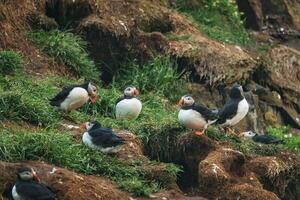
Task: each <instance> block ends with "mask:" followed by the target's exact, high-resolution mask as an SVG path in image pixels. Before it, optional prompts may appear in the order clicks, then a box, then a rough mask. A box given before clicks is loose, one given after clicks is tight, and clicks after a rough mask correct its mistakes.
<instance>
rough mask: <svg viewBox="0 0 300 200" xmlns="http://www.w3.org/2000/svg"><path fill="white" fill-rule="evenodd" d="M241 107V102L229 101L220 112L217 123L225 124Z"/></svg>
mask: <svg viewBox="0 0 300 200" xmlns="http://www.w3.org/2000/svg"><path fill="white" fill-rule="evenodd" d="M238 106H239V101H236V100H232V99H230V100H228V101H227V102H226V104H225V105H224V107H223V108H222V109H221V110H220V112H219V117H218V121H217V123H219V124H223V123H225V122H226V120H227V119H231V118H233V117H234V116H235V115H236V113H237V109H238Z"/></svg>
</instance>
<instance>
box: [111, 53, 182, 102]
mask: <svg viewBox="0 0 300 200" xmlns="http://www.w3.org/2000/svg"><path fill="white" fill-rule="evenodd" d="M177 70H178V67H177V65H176V64H175V63H174V62H173V61H172V59H171V57H170V56H159V57H156V58H154V59H153V60H150V61H148V62H146V63H145V64H144V65H139V64H138V63H137V61H135V60H134V61H132V62H129V63H128V64H126V65H125V66H124V67H122V68H121V69H120V70H119V71H118V72H117V75H116V76H115V77H114V82H113V86H116V87H117V88H119V89H122V90H124V89H125V88H124V87H126V86H128V85H134V86H136V87H138V88H139V89H140V90H141V93H149V92H153V93H158V94H163V95H165V96H166V97H167V98H169V99H170V100H173V101H174V100H178V99H179V98H180V97H181V95H183V94H184V93H185V88H184V84H183V81H182V80H181V79H179V75H178V72H177Z"/></svg>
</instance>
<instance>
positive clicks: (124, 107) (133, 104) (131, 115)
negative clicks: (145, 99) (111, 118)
mask: <svg viewBox="0 0 300 200" xmlns="http://www.w3.org/2000/svg"><path fill="white" fill-rule="evenodd" d="M138 95H139V91H138V90H137V89H136V87H133V86H129V87H127V88H126V89H125V90H124V96H123V97H120V98H119V99H118V100H117V102H116V118H117V119H136V118H137V117H138V116H139V114H140V113H141V110H142V102H141V101H140V100H139V99H137V98H136V97H137V96H138Z"/></svg>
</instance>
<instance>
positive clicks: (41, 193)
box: [11, 167, 56, 200]
mask: <svg viewBox="0 0 300 200" xmlns="http://www.w3.org/2000/svg"><path fill="white" fill-rule="evenodd" d="M17 174H18V179H17V182H16V183H15V185H14V186H13V188H12V191H11V194H12V198H13V199H14V200H56V198H55V195H54V193H53V192H52V191H51V190H50V189H49V188H48V187H47V186H46V185H44V184H42V183H40V179H39V177H38V176H37V174H36V172H35V171H34V170H33V169H32V168H28V167H24V168H21V169H19V170H18V172H17Z"/></svg>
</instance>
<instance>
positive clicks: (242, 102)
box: [217, 84, 249, 132]
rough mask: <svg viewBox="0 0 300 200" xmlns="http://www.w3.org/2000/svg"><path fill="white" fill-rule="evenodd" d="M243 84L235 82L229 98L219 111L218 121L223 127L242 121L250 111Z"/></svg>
mask: <svg viewBox="0 0 300 200" xmlns="http://www.w3.org/2000/svg"><path fill="white" fill-rule="evenodd" d="M243 93H244V92H243V88H242V86H240V85H238V84H234V85H233V87H232V88H231V91H230V94H229V97H230V98H229V99H228V100H227V102H226V103H225V105H224V106H223V108H222V109H221V110H220V112H219V117H218V120H217V123H218V124H220V126H221V127H225V128H228V129H229V130H230V131H231V132H233V131H232V130H231V129H230V127H232V126H234V125H236V124H237V123H238V122H240V121H241V120H242V119H243V118H244V117H245V116H246V115H247V113H248V111H249V104H248V102H247V100H246V98H245V97H244V94H243Z"/></svg>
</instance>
